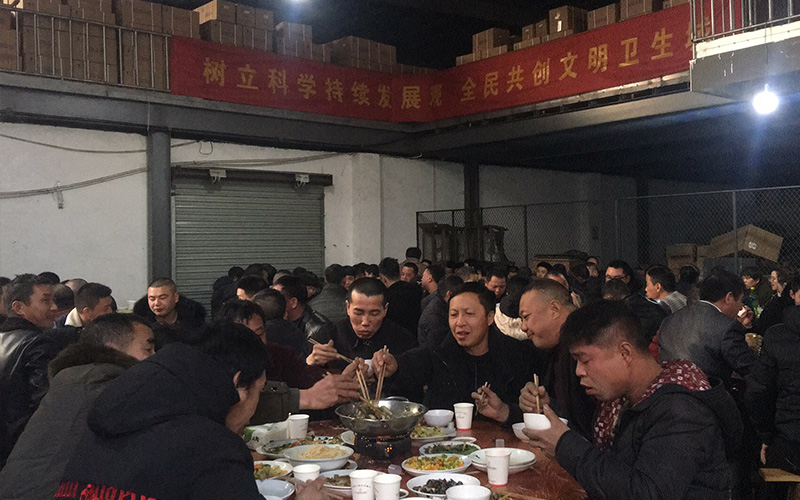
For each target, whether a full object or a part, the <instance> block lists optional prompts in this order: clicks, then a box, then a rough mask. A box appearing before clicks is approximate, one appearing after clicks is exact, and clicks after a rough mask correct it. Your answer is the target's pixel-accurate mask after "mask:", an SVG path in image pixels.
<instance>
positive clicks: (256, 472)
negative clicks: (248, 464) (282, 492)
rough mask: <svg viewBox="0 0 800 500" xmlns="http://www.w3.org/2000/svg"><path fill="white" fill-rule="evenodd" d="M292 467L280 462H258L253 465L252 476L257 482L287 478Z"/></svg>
mask: <svg viewBox="0 0 800 500" xmlns="http://www.w3.org/2000/svg"><path fill="white" fill-rule="evenodd" d="M290 472H292V466H291V465H289V464H286V463H281V462H271V461H258V462H254V463H253V476H254V477H255V479H256V480H258V481H263V480H264V479H274V478H279V477H283V476H288V475H289V473H290Z"/></svg>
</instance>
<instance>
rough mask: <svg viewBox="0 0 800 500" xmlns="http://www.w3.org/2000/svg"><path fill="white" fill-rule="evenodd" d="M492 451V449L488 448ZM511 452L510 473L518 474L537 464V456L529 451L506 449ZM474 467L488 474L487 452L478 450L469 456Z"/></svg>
mask: <svg viewBox="0 0 800 500" xmlns="http://www.w3.org/2000/svg"><path fill="white" fill-rule="evenodd" d="M488 449H491V448H488ZM506 449H507V450H509V451H511V456H510V457H509V460H508V462H509V463H508V473H509V474H516V473H517V472H522V471H524V470H526V469H528V468H530V467H531V466H532V465H533V464H535V463H536V455H534V454H533V452H531V451H528V450H521V449H519V448H506ZM469 458H470V460H471V461H472V465H473V466H474V467H475V468H476V469H478V470H479V471H483V472H486V450H478V451H476V452H474V453H472V454H471V455H470V456H469Z"/></svg>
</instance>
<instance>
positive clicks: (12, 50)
mask: <svg viewBox="0 0 800 500" xmlns="http://www.w3.org/2000/svg"><path fill="white" fill-rule="evenodd" d="M18 57H19V39H18V38H17V30H16V23H15V22H14V17H13V16H12V15H11V11H8V10H0V69H10V70H17V69H22V68H18V67H17V60H18Z"/></svg>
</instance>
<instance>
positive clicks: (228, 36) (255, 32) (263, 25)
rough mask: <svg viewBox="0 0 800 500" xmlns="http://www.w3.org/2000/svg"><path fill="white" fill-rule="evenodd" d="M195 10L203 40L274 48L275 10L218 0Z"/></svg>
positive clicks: (236, 45) (259, 47)
mask: <svg viewBox="0 0 800 500" xmlns="http://www.w3.org/2000/svg"><path fill="white" fill-rule="evenodd" d="M195 12H196V13H197V14H198V16H199V23H200V38H202V39H203V40H206V41H208V42H214V43H221V44H224V45H233V46H235V47H245V48H248V49H255V50H263V51H266V52H272V50H273V47H274V41H273V40H274V32H275V21H274V19H275V18H274V16H273V14H272V11H269V10H264V9H257V8H254V7H249V6H247V5H238V4H235V3H232V2H227V1H225V0H214V1H212V2H209V3H207V4H205V5H202V6H200V7H198V8H197V9H195Z"/></svg>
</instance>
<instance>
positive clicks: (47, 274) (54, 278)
mask: <svg viewBox="0 0 800 500" xmlns="http://www.w3.org/2000/svg"><path fill="white" fill-rule="evenodd" d="M39 278H41V279H42V283H41V284H42V285H58V284H59V283H61V278H60V277H59V276H58V275H57V274H56V273H54V272H52V271H42V272H41V273H39Z"/></svg>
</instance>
